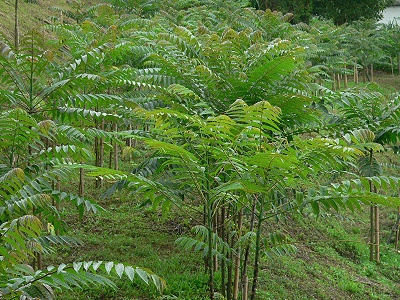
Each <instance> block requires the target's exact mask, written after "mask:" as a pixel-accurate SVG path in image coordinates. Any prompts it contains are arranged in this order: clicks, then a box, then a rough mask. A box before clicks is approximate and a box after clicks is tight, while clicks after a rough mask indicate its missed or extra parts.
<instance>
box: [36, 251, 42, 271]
mask: <svg viewBox="0 0 400 300" xmlns="http://www.w3.org/2000/svg"><path fill="white" fill-rule="evenodd" d="M36 262H37V269H38V270H41V269H43V257H42V253H37V254H36Z"/></svg>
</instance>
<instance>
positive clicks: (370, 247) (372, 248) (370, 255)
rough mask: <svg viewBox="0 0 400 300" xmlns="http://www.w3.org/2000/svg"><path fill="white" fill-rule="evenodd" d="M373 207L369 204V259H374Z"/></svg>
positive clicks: (370, 187)
mask: <svg viewBox="0 0 400 300" xmlns="http://www.w3.org/2000/svg"><path fill="white" fill-rule="evenodd" d="M370 159H371V160H372V150H371V151H370ZM369 191H370V192H372V191H373V187H372V181H370V182H369ZM374 212H375V211H374V207H373V205H370V207H369V223H370V230H371V231H370V238H369V239H370V242H369V260H370V261H374V256H375V255H374V253H375V234H374V219H375V218H374Z"/></svg>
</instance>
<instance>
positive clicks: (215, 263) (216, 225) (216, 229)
mask: <svg viewBox="0 0 400 300" xmlns="http://www.w3.org/2000/svg"><path fill="white" fill-rule="evenodd" d="M213 222H214V225H213V226H214V228H215V233H216V234H218V232H217V231H218V228H219V226H218V211H216V212H215V213H214V218H213ZM216 242H217V241H216ZM215 247H217V245H215ZM217 271H218V256H217V255H214V272H217Z"/></svg>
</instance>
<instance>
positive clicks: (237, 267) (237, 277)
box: [233, 210, 243, 300]
mask: <svg viewBox="0 0 400 300" xmlns="http://www.w3.org/2000/svg"><path fill="white" fill-rule="evenodd" d="M242 218H243V211H242V210H239V212H238V240H240V238H241V237H242V225H243V221H242ZM240 251H241V249H240V245H239V246H238V248H237V249H236V255H235V277H234V282H233V299H234V300H237V299H238V297H239V280H240Z"/></svg>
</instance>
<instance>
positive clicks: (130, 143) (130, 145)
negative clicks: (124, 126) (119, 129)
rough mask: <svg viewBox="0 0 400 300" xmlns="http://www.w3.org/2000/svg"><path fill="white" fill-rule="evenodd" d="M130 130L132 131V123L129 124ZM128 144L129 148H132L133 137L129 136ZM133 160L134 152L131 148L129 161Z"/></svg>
mask: <svg viewBox="0 0 400 300" xmlns="http://www.w3.org/2000/svg"><path fill="white" fill-rule="evenodd" d="M128 130H129V131H132V124H129V125H128ZM127 146H128V147H129V148H132V138H128V140H127ZM131 160H132V153H131V149H129V155H128V161H129V162H130V161H131Z"/></svg>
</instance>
